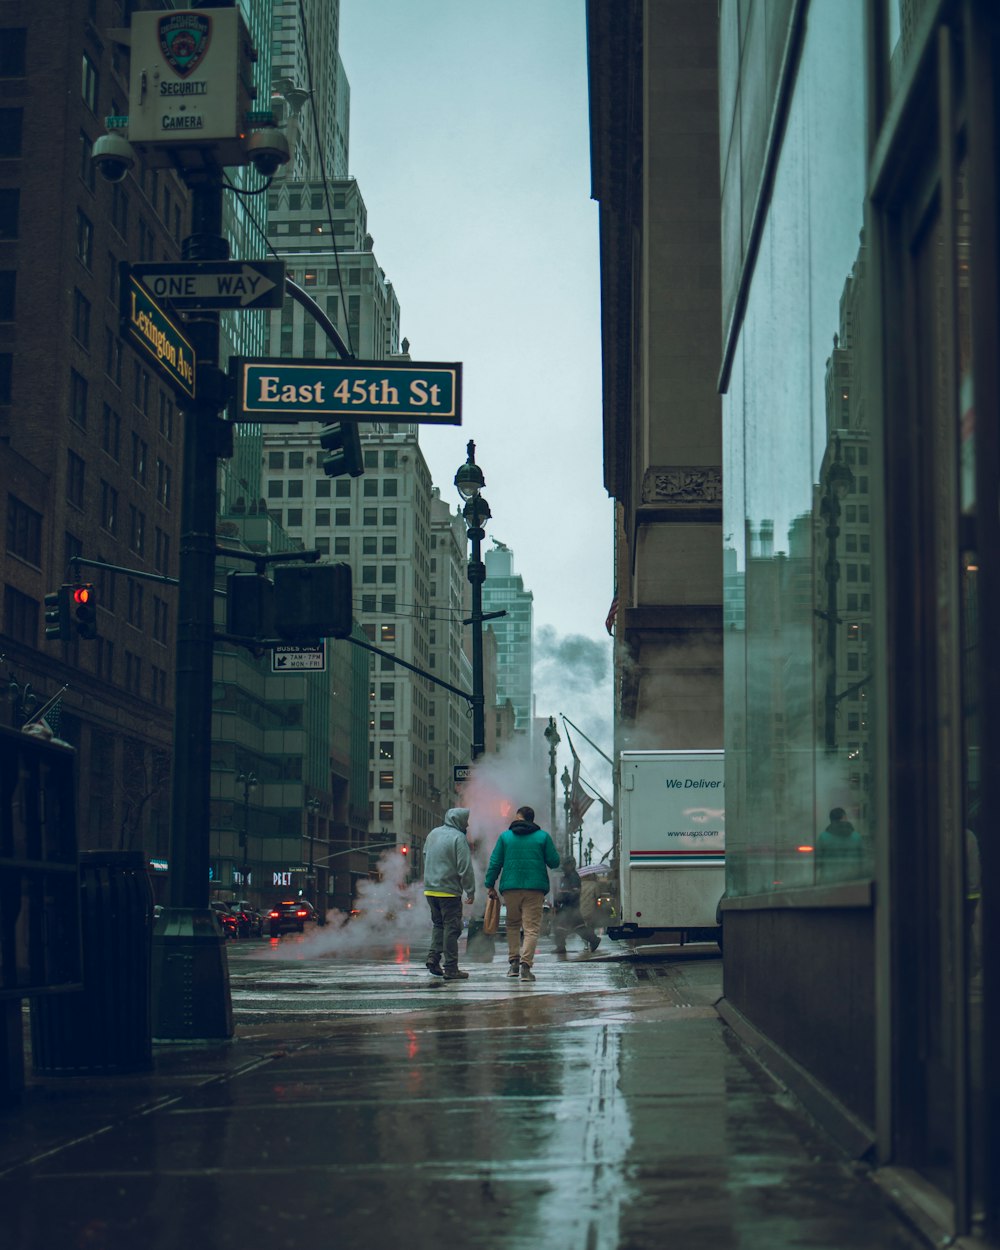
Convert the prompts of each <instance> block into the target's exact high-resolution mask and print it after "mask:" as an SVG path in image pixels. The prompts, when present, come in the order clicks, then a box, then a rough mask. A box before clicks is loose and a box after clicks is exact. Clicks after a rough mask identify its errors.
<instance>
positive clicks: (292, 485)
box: [288, 465, 302, 499]
mask: <svg viewBox="0 0 1000 1250" xmlns="http://www.w3.org/2000/svg"><path fill="white" fill-rule="evenodd" d="M288 467H289V468H291V467H292V466H291V465H289V466H288ZM288 498H289V499H301V498H302V479H301V478H300V477H293V478H291V479H290V480H289V483H288Z"/></svg>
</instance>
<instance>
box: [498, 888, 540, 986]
mask: <svg viewBox="0 0 1000 1250" xmlns="http://www.w3.org/2000/svg"><path fill="white" fill-rule="evenodd" d="M544 899H545V891H544V890H505V891H504V895H503V901H504V903H505V904H506V906H507V957H508V959H517V958H518V957H520V960H521V963H523V964H527V965H528V966H529V967H530V966H531V965H532V964H533V963H534V962H535V947H536V946H537V945H538V935H539V933H540V932H541V929H542V903H543V901H544ZM522 929H523V930H524V938H523V940H522V938H521V930H522Z"/></svg>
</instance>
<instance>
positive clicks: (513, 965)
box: [507, 959, 521, 977]
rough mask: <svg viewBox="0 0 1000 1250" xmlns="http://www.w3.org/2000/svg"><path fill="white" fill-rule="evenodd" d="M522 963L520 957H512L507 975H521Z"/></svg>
mask: <svg viewBox="0 0 1000 1250" xmlns="http://www.w3.org/2000/svg"><path fill="white" fill-rule="evenodd" d="M520 963H521V961H520V960H519V959H512V960H511V961H510V967H509V968H508V969H507V975H508V976H509V977H516V976H518V975H519V972H520Z"/></svg>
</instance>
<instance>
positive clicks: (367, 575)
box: [361, 564, 376, 586]
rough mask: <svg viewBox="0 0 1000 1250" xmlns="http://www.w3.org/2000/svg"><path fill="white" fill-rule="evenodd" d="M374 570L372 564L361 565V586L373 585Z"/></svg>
mask: <svg viewBox="0 0 1000 1250" xmlns="http://www.w3.org/2000/svg"><path fill="white" fill-rule="evenodd" d="M375 577H376V568H375V565H374V564H363V565H362V566H361V582H362V585H365V586H372V585H374V583H375Z"/></svg>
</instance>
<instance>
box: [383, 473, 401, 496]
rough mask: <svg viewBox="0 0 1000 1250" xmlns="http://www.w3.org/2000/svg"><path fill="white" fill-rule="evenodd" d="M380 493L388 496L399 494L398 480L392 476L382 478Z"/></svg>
mask: <svg viewBox="0 0 1000 1250" xmlns="http://www.w3.org/2000/svg"><path fill="white" fill-rule="evenodd" d="M382 494H383V495H387V496H389V497H390V498H391V497H392V496H393V495H398V494H399V482H398V481H397V480H396V478H394V477H387V478H384V479H383V481H382Z"/></svg>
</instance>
